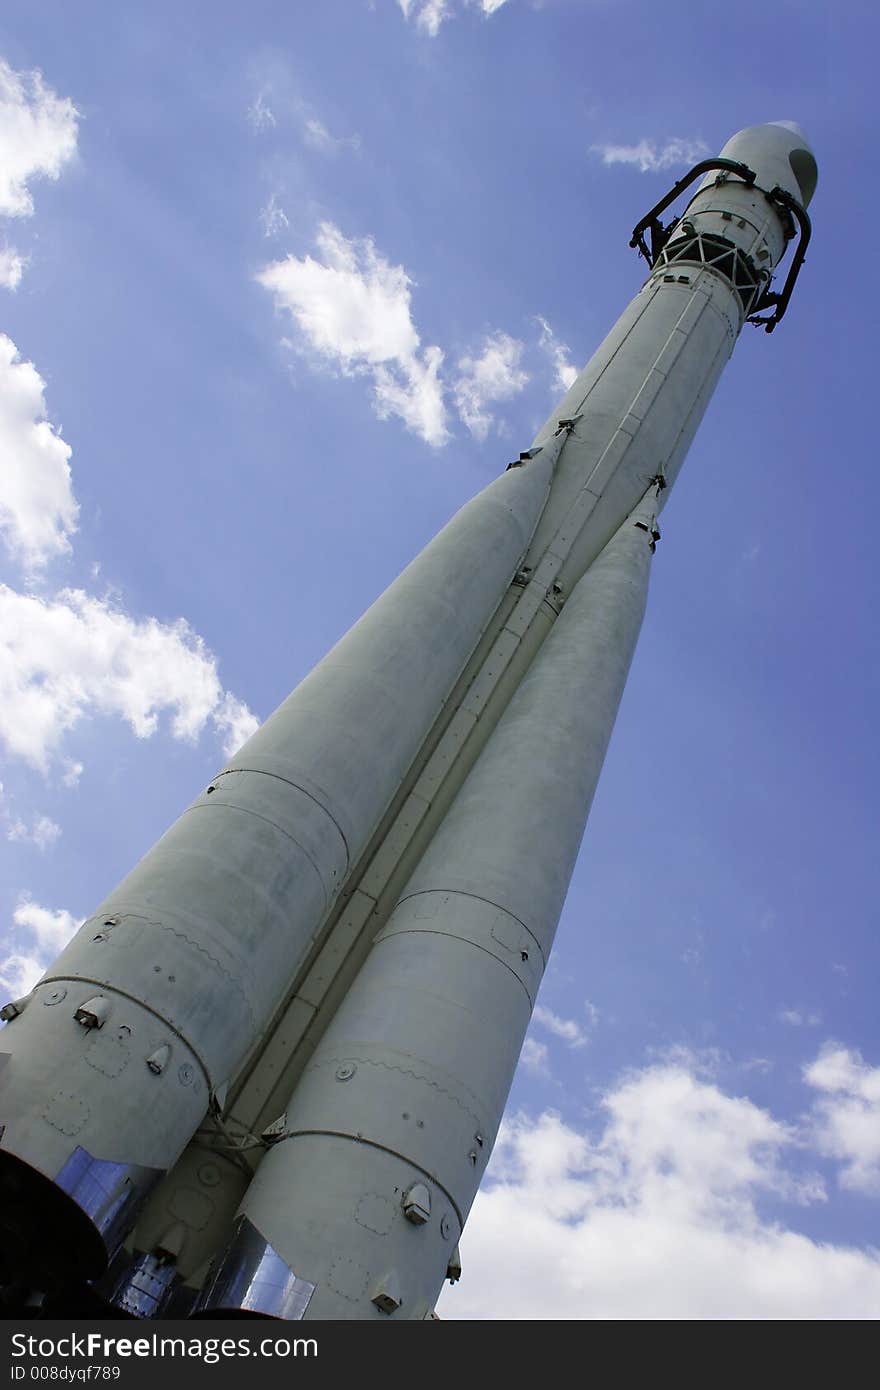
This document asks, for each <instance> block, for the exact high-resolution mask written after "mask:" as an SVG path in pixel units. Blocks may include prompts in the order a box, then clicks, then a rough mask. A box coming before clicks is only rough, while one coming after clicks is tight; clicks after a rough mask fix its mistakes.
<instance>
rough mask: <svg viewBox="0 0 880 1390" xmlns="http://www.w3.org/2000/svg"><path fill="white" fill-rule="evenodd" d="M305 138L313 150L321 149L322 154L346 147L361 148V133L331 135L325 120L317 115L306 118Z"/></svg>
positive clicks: (334, 152) (335, 151) (332, 152)
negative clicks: (321, 119)
mask: <svg viewBox="0 0 880 1390" xmlns="http://www.w3.org/2000/svg"><path fill="white" fill-rule="evenodd" d="M303 139H304V140H305V142H306V144H307V145H311V147H312V149H313V150H320V152H321V153H322V154H336V153H337V151H339V150H344V149H349V150H356V149H359V148H360V143H361V139H360V136H359V135H341V136H337V135H331V134H330V131H329V130H328V129H327V127H326V126H325V125H324V122H323V121H319V120H318V118H317V116H309V117H308V118H307V119H306V123H305V126H304V127H303Z"/></svg>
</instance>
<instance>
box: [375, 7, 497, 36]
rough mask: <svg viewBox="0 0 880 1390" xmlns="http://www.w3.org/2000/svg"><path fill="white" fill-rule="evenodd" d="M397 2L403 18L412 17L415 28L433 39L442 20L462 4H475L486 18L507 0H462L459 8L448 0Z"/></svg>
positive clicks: (456, 11)
mask: <svg viewBox="0 0 880 1390" xmlns="http://www.w3.org/2000/svg"><path fill="white" fill-rule="evenodd" d="M397 3H398V5H399V6H400V8H401V10H402V11H403V16H404V19H413V20H414V21H415V25H416V28H417V29H421V31H422V32H423V33H425V34H427V35H428V36H429V38H432V39H434V38H436V37H437V34H438V33H439V31H440V25H441V24H442V23H443V21H444V20H446V19H451V18H452V17H453V15H454V14H456V13H459V12H460V9H461V8H464V5H476V6H477V8H478V9H479V10H480V11H481V12H482V13H483V14H484V15H486V16H487V18H488V16H489V15H493V14H495V13H496V11H498V10H500V9H501V6H502V5H505V4H506V3H507V0H464V5H462V6H461V7H460V8H459V10H455V9H454V8H453V6H452V5H451V4H450V0H397Z"/></svg>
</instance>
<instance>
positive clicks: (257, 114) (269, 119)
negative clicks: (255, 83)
mask: <svg viewBox="0 0 880 1390" xmlns="http://www.w3.org/2000/svg"><path fill="white" fill-rule="evenodd" d="M266 97H267V93H266V92H257V95H256V96H255V97H254V100H253V101H252V102H251V104H250V106H249V107H248V109H247V118H248V124H249V125H250V126H251V127H252V129H253V130H271V129H272V128H273V126H276V125H277V124H278V121H277V118H276V116H275V112H274V111H273V110H272V108H271V106H270V105H269V103H268V101H267V100H266Z"/></svg>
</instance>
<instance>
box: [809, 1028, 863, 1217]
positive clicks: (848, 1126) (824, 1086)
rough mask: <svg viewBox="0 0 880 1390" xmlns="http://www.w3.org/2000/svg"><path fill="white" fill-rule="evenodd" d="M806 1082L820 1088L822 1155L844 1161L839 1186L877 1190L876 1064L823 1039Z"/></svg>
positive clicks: (817, 1127)
mask: <svg viewBox="0 0 880 1390" xmlns="http://www.w3.org/2000/svg"><path fill="white" fill-rule="evenodd" d="M804 1080H805V1081H806V1083H807V1085H808V1086H812V1087H813V1088H814V1089H815V1090H816V1091H818V1092H819V1097H818V1099H817V1101H816V1106H815V1115H816V1125H815V1139H816V1142H817V1143H818V1145H819V1149H820V1151H821V1152H822V1153H824V1154H827V1155H828V1156H829V1157H831V1158H835V1159H837V1160H838V1162H840V1163H842V1164H843V1168H842V1170H841V1174H840V1182H841V1186H843V1187H847V1188H851V1189H852V1190H854V1191H858V1192H867V1193H880V1067H871V1066H869V1065H868V1064H867V1063H866V1062H865V1060H864V1058H863V1057H862V1055H861V1053H860V1052H857V1051H856V1050H855V1049H854V1048H848V1047H843V1046H842V1045H841V1044H840V1043H834V1042H827V1043H826V1044H825V1045H824V1047H823V1048H822V1049H821V1051H820V1053H819V1056H818V1057H817V1058H816V1060H815V1062H812V1063H811V1064H810V1065H809V1066H808V1067H805V1068H804Z"/></svg>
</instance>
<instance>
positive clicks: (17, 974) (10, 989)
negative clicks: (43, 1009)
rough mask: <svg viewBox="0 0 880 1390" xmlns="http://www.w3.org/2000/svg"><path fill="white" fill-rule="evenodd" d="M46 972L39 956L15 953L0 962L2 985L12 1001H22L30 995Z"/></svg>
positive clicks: (0, 980) (0, 982)
mask: <svg viewBox="0 0 880 1390" xmlns="http://www.w3.org/2000/svg"><path fill="white" fill-rule="evenodd" d="M45 971H46V966H45V964H44V963H43V961H42V960H41V959H40V957H39V956H29V955H24V954H22V953H21V952H20V951H13V952H12V953H11V954H10V955H8V956H7V957H6V958H5V960H0V985H2V986H3V988H4V989H5V990H6V992H7V994H8V995H9V998H10V999H21V998H22V996H23V995H25V994H30V992H31V990H32V989H33V987H34V985H35V984H36V983H37V981H38V980H39V979H40V977H41V976H42V975H44V974H45Z"/></svg>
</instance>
